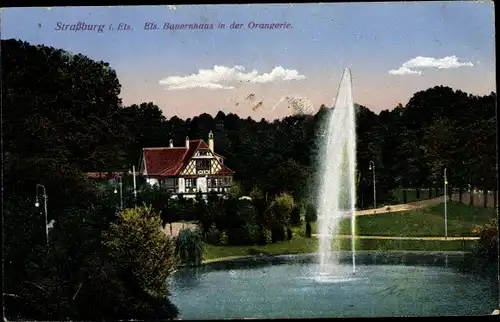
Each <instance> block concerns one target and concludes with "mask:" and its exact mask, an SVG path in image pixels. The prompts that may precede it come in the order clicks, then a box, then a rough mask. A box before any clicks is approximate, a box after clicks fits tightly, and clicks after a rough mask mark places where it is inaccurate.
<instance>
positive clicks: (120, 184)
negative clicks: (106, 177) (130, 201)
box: [114, 174, 123, 211]
mask: <svg viewBox="0 0 500 322" xmlns="http://www.w3.org/2000/svg"><path fill="white" fill-rule="evenodd" d="M118 177H119V178H120V182H119V183H118V184H119V186H120V211H121V210H123V181H122V176H121V174H120V175H119V176H118ZM114 192H115V193H118V190H117V189H116V187H115V191H114Z"/></svg>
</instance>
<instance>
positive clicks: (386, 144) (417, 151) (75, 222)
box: [1, 39, 497, 319]
mask: <svg viewBox="0 0 500 322" xmlns="http://www.w3.org/2000/svg"><path fill="white" fill-rule="evenodd" d="M1 48H2V55H1V69H2V70H1V75H2V103H3V108H2V135H3V148H4V162H3V167H4V168H3V170H4V172H3V173H4V176H3V180H4V181H3V200H4V201H5V203H3V205H4V206H3V214H4V232H3V237H4V263H5V267H4V270H5V271H4V274H5V279H4V281H6V285H4V289H5V293H8V294H13V295H16V296H20V295H19V294H23V296H24V297H25V298H26V297H29V296H33V298H32V300H28V299H25V300H24V301H25V302H29V303H36V305H34V304H33V305H31V306H30V309H29V310H28V308H26V307H23V308H19V306H14V307H17V308H18V311H24V312H35V313H33V314H32V315H29V314H27V313H26V314H25V317H26V316H27V317H28V318H36V317H38V318H40V316H42V317H41V318H53V319H65V318H66V317H70V318H72V319H78V318H80V319H85V318H93V317H95V316H99V314H104V315H106V314H108V315H106V316H112V317H115V318H116V317H117V316H119V317H121V316H123V315H121V316H120V315H119V313H117V312H115V313H106V309H105V307H106V303H108V304H109V305H113V306H114V307H123V308H125V307H130V308H131V309H130V310H132V311H133V310H136V311H137V312H139V311H140V312H148V314H149V316H159V315H158V314H159V313H158V312H160V311H161V312H167V313H165V316H166V317H172V316H174V315H175V314H174V313H172V312H174V311H175V310H173V309H171V308H170V307H165V306H164V305H165V304H164V302H162V301H163V300H162V301H160V300H159V298H158V297H155V296H157V295H154V294H156V293H154V292H150V291H145V290H147V289H148V287H146V286H144V285H143V284H141V283H143V282H144V281H143V280H142V279H140V278H139V277H137V276H136V275H134V274H132V273H130V274H132V275H126V274H125V273H124V272H121V273H119V272H118V271H117V269H116V267H119V266H120V265H122V264H123V263H124V262H122V261H126V259H127V257H126V255H124V254H121V255H120V256H121V257H120V256H118V255H117V254H120V253H119V251H118V250H119V249H120V247H119V246H120V245H121V244H120V243H122V242H123V238H125V237H124V236H121V237H120V236H119V235H117V234H114V235H113V233H112V232H113V231H116V229H115V228H113V227H115V226H113V225H117V224H120V225H124V227H129V226H127V225H128V221H127V220H132V219H133V218H135V219H134V220H136V223H137V225H142V224H141V221H140V218H142V217H140V216H139V217H137V216H136V217H137V218H136V217H134V216H132V215H127V216H128V217H127V216H125V217H123V216H124V215H120V216H117V211H116V196H113V195H109V193H110V192H109V189H107V188H106V187H105V186H103V185H100V184H96V183H95V182H91V181H89V180H88V179H87V177H86V175H85V173H86V172H96V171H97V172H104V171H117V170H128V169H131V167H132V166H133V165H136V166H137V164H138V160H139V157H140V151H141V148H143V147H152V146H167V145H168V141H169V139H173V140H174V144H175V145H176V146H179V145H183V144H184V143H183V142H184V140H185V137H186V136H189V137H190V138H192V139H194V138H206V136H207V135H208V133H209V131H210V130H212V131H213V133H214V137H215V149H216V152H217V153H219V154H221V155H223V156H225V157H226V164H227V166H228V167H229V168H231V169H233V170H235V172H236V175H235V180H236V182H237V183H238V186H237V187H238V189H239V194H240V195H250V194H252V193H253V195H254V197H255V196H257V195H258V196H259V197H256V199H255V200H257V201H258V200H266V199H267V200H268V202H267V203H266V206H265V207H264V206H262V209H260V210H259V208H258V207H259V206H258V202H257V204H255V203H253V204H252V207H253V208H252V209H253V210H252V211H254V215H253V218H255V220H254V221H252V222H253V223H255V225H254V226H255V227H258V228H255V227H254V228H255V229H254V228H249V227H246V228H244V229H247V231H252V230H251V229H254V230H253V231H255V232H256V233H255V234H253V235H254V236H260V237H259V238H260V242H262V240H269V238H271V239H272V238H273V237H272V236H273V232H274V236H275V237H274V239H275V240H278V239H283V238H285V239H286V236H287V229H286V227H288V225H289V222H290V220H292V219H291V218H292V217H293V218H295V217H296V214H292V210H293V209H295V208H296V209H302V211H304V212H305V213H306V214H307V213H308V212H307V208H308V207H307V205H308V204H309V203H314V200H313V196H314V195H315V189H316V187H317V182H316V179H315V178H317V175H316V173H315V171H316V170H317V169H318V167H317V164H316V160H317V153H318V151H319V148H320V145H321V144H323V143H322V142H323V137H322V135H324V133H322V128H323V124H324V121H325V118H326V117H327V115H328V113H329V109H328V108H327V107H325V106H321V107H320V109H319V111H318V112H317V113H316V114H315V115H292V116H289V117H286V118H284V119H280V120H274V121H269V120H265V119H261V120H253V119H251V118H245V119H243V118H240V117H239V116H238V115H236V114H233V113H228V114H226V113H223V112H222V111H221V112H219V113H217V115H215V116H211V115H208V114H206V113H202V114H200V115H199V116H195V117H193V118H188V119H186V120H182V119H180V118H178V117H177V116H175V115H164V114H163V113H162V111H161V109H160V108H159V107H158V106H157V105H155V104H153V103H151V102H144V103H140V104H134V105H131V106H124V105H123V104H122V102H121V99H120V98H119V95H120V91H121V85H120V82H119V80H118V77H117V74H116V72H115V71H114V70H113V69H112V68H111V67H110V65H109V64H108V63H106V62H102V61H100V62H98V61H94V60H91V59H90V58H88V57H86V56H84V55H82V54H76V55H75V54H71V53H69V52H67V51H65V50H63V49H56V48H52V47H48V46H43V45H32V44H29V43H27V42H23V41H20V40H15V39H9V40H2V41H1ZM495 114H496V94H495V93H490V94H489V95H484V96H478V95H472V94H467V93H464V92H462V91H460V90H453V89H451V88H449V87H445V86H436V87H433V88H429V89H427V90H425V91H420V92H417V93H415V94H414V95H413V97H411V99H410V100H409V101H408V103H407V104H406V105H405V106H403V105H401V104H399V105H398V106H397V107H395V108H393V109H390V110H385V111H382V112H380V113H379V114H376V113H374V112H373V111H371V110H370V109H368V108H367V107H365V106H361V105H356V118H357V124H356V132H357V164H358V169H357V172H358V181H359V182H358V187H357V189H358V191H357V195H358V201H357V202H358V206H359V207H360V208H363V207H367V206H369V205H371V204H372V202H373V197H372V196H373V195H372V188H373V187H372V184H373V183H372V173H371V171H370V170H369V167H368V166H369V162H370V161H373V162H374V163H375V165H376V169H377V189H378V194H377V199H379V200H378V203H381V202H382V201H387V200H389V199H390V197H391V193H390V191H391V190H392V189H395V188H415V189H417V194H418V193H419V189H421V188H433V187H437V186H439V187H440V186H442V183H443V181H442V180H443V171H444V169H445V168H446V169H447V174H448V181H449V184H450V186H452V187H454V188H457V189H459V190H460V189H467V188H468V187H469V186H471V187H473V188H477V189H481V190H484V191H487V190H495V191H496V162H497V160H496V149H495V143H496V133H495V131H496V117H495ZM255 156H259V157H258V158H256V157H255ZM37 184H42V185H44V187H45V188H46V191H47V194H48V221H50V220H52V219H54V220H55V224H54V228H52V230H51V233H50V241H49V244H50V245H49V247H48V248H47V246H46V241H45V222H44V219H43V215H42V214H41V213H40V208H36V207H34V204H35V201H37V195H36V191H35V186H36V185H37ZM257 191H258V192H259V193H258V194H257ZM494 196H496V194H494ZM38 197H39V198H40V195H39V196H38ZM280 198H281V199H280ZM280 200H281V201H280ZM209 202H210V203H211V202H214V203H215V204H217V202H222V201H215V199H214V200H210V201H207V207H208V206H209V205H210V204H209ZM231 202H232V201H231V200H229V201H225V206H224V207H227V208H228V209H231V207H234V205H231ZM273 202H274V204H273ZM495 202H496V200H495ZM151 203H152V201H151ZM239 205H240V206H239V207H241V208H240V209H239V210H238V213H240V214H241V216H240V217H237V218H234V219H232V220H234V222H232V223H231V225H234V227H239V228H242V227H243V225H241V226H240V225H239V224H238V223H235V222H238V221H240V222H243V221H245V222H246V220H245V218H246V217H245V211H247V210H246V208H245V206H244V203H240V204H239ZM271 205H272V206H271ZM290 205H293V206H290ZM297 205H298V206H300V207H298V206H297ZM162 207H163V206H162ZM212 207H214V204H212ZM207 209H208V208H207ZM269 209H270V210H269ZM288 210H290V212H288ZM193 211H194V210H193ZM200 211H201V210H200ZM266 211H268V213H266ZM205 212H206V211H205ZM141 213H144V211H142V212H141ZM145 213H146V215H147V213H148V212H147V211H146V212H145ZM170 213H175V212H174V211H171V212H170ZM181 213H185V212H181ZM194 213H196V212H195V211H194ZM206 213H210V212H206ZM219 213H220V211H219ZM284 213H287V214H288V215H287V216H283V215H277V214H284ZM207 216H208V215H207ZM266 216H267V217H266ZM294 216H295V217H294ZM311 216H312V215H311ZM309 217H310V216H309ZM309 217H308V218H309ZM130 218H132V219H130ZM197 218H198V220H201V218H202V216H199V215H198V217H197ZM207 218H209V217H207ZM169 220H171V219H168V220H167V221H169ZM217 220H220V218H219V219H217V218H216V217H213V218H211V219H210V220H208V219H207V222H208V223H209V224H206V226H207V227H208V226H210V227H212V226H213V225H215V226H217ZM164 221H165V220H164ZM221 225H229V223H226V222H224V223H219V228H221V229H218V230H219V233H220V236H219V240H225V239H226V238H230V236H224V234H222V232H223V231H229V230H228V229H227V227H225V228H224V227H222V226H221ZM202 226H203V225H202ZM223 228H224V229H223ZM264 228H265V229H264ZM127 229H129V228H127ZM203 229H204V230H205V232H206V234H207V238H209V236H208V235H210V233H211V231H210V229H211V228H210V229H209V228H206V229H205V228H203ZM242 229H243V228H242ZM309 230H310V228H309ZM233 235H234V234H233ZM247 235H248V238H252V237H250V236H251V235H252V234H250V233H248V234H247ZM266 236H267V237H266ZM120 238H121V239H120ZM134 238H135V237H134ZM151 238H153V237H151ZM155 238H156V237H155ZM158 238H159V237H158ZM232 238H233V239H234V238H236V237H234V236H233V237H232ZM240 242H241V241H239V243H240ZM165 243H168V242H165V241H161V242H158V243H157V244H158V245H160V246H159V247H160V248H161V247H164V246H161V245H166V244H165ZM165 247H166V248H165V249H170V248H169V247H167V246H165ZM47 249H50V251H49V252H48V251H47ZM116 256H118V257H116ZM148 258H149V257H148ZM97 264H99V265H97ZM127 265H129V266H126V267H129V268H130V270H133V267H135V266H134V265H138V264H137V263H128V264H127ZM169 265H170V264H169ZM89 267H97V268H99V269H97V268H96V269H94V270H90V269H89ZM169 267H170V266H169ZM76 273H77V274H76ZM75 274H76V275H75ZM124 274H125V275H124ZM162 274H163V273H162ZM164 274H167V273H164ZM47 276H50V277H51V281H52V282H51V283H52V284H50V285H52V288H51V289H52V293H50V292H49V291H47V288H48V287H45V286H41V285H40V283H38V282H37V281H39V280H44V279H46V278H48V277H47ZM106 276H112V278H111V277H110V278H111V280H108V281H107V283H101V284H100V283H93V284H92V285H93V287H94V289H90V288H87V289H84V287H83V286H82V287H81V288H80V289H79V285H80V284H81V283H82V282H81V281H82V280H83V279H84V277H85V278H96V279H97V280H99V279H100V280H103V279H105V277H106ZM131 276H132V277H131ZM162 276H163V275H162ZM129 280H132V281H138V280H140V281H142V282H141V283H139V282H137V283H132V284H130V283H129V282H127V281H129ZM118 281H119V282H120V283H118ZM110 283H111V284H110ZM113 283H114V284H113ZM127 283H128V284H127ZM144 283H145V282H144ZM58 285H61V287H59V288H57V286H58ZM83 285H86V284H85V283H84V284H83ZM99 287H101V289H99ZM40 288H42V289H45V291H43V292H42V293H37V292H39V291H40ZM105 288H108V289H109V290H110V292H111V291H114V292H115V294H117V293H118V292H121V293H122V294H123V296H122V297H120V299H119V300H117V299H112V296H111V295H109V296H108V297H106V299H103V300H102V303H101V305H100V306H96V310H95V311H94V312H93V314H95V315H94V316H92V315H89V314H90V313H89V314H87V315H85V314H84V309H83V308H85V307H90V306H91V305H93V304H96V303H94V302H96V300H95V298H93V297H92V294H98V292H100V291H104V290H105ZM56 291H57V292H56ZM77 291H78V292H77ZM44 292H45V293H44ZM46 292H49V293H50V294H56V295H53V296H52V297H47V294H49V293H46ZM75 293H77V296H76V297H75V298H76V299H78V300H79V301H81V302H79V304H78V305H79V306H78V307H79V308H80V311H78V310H77V309H75V308H74V306H72V305H69V304H68V303H73V302H72V301H75V300H74V299H73V297H74V294H75ZM35 294H38V295H35ZM78 294H80V295H78ZM82 294H86V295H85V296H82ZM110 294H112V293H110ZM80 296H81V297H80ZM46 297H47V299H46V300H45V298H46ZM139 298H140V299H139ZM34 299H36V300H34ZM42 299H44V300H42ZM92 301H94V302H92ZM106 301H108V302H106ZM117 301H121V302H120V303H121V304H120V305H119V304H117V303H118V302H117ZM16 303H17V302H16ZM56 303H62V304H59V306H58V307H59V309H56V307H55V306H56ZM92 303H93V304H92ZM130 303H135V304H134V306H131V305H129V304H130ZM152 303H153V304H154V305H153V304H152ZM159 303H162V304H159ZM66 304H67V305H66ZM16 305H17V304H16ZM9 307H10V308H12V307H13V306H12V305H11V306H9ZM99 307H101V308H102V310H101V311H99ZM132 307H133V309H132ZM12 310H14V311H15V309H12ZM12 310H11V311H12ZM44 310H45V311H44ZM47 310H48V311H50V312H56V313H54V315H52V316H51V315H47V313H43V312H46V311H47ZM130 310H129V311H130ZM122 311H123V312H125V311H126V310H125V309H123V310H122ZM129 311H127V312H129ZM36 312H38V313H36ZM41 312H42V313H43V314H45V315H43V314H42V313H41ZM36 314H39V315H36ZM113 314H116V315H113ZM124 314H125V313H124ZM127 316H128V317H130V316H133V314H132V313H130V314H128V315H127ZM143 316H147V314H144V315H143Z"/></svg>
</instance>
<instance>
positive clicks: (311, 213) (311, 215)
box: [305, 204, 318, 223]
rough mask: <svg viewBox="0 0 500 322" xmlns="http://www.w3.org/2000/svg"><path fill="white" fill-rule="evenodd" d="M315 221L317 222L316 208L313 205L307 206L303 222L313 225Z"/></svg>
mask: <svg viewBox="0 0 500 322" xmlns="http://www.w3.org/2000/svg"><path fill="white" fill-rule="evenodd" d="M316 220H318V215H317V212H316V207H315V206H314V205H313V204H307V206H306V215H305V222H306V223H314V222H316Z"/></svg>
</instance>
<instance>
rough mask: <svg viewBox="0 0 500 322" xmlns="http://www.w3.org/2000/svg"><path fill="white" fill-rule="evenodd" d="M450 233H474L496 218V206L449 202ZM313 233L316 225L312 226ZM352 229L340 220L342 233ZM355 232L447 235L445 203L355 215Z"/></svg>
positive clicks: (420, 235) (464, 234) (416, 235)
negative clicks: (479, 227) (403, 210)
mask: <svg viewBox="0 0 500 322" xmlns="http://www.w3.org/2000/svg"><path fill="white" fill-rule="evenodd" d="M447 213H448V236H462V237H466V236H474V234H473V233H472V230H473V229H474V227H475V226H477V225H484V224H486V223H487V222H488V221H489V220H490V219H492V218H496V216H497V214H496V212H495V210H494V209H491V208H481V207H470V206H468V205H464V204H460V203H457V202H449V203H448V211H447ZM312 231H313V234H315V233H316V227H315V225H313V227H312ZM350 233H351V221H350V220H348V219H346V220H343V221H342V222H341V225H340V234H341V235H348V234H350ZM356 234H357V235H364V236H411V237H422V236H429V237H433V236H444V205H443V204H439V205H436V206H433V207H428V208H422V209H417V210H412V211H408V212H398V213H386V214H378V215H369V216H359V217H357V218H356Z"/></svg>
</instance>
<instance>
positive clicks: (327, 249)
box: [317, 68, 356, 275]
mask: <svg viewBox="0 0 500 322" xmlns="http://www.w3.org/2000/svg"><path fill="white" fill-rule="evenodd" d="M328 113H329V114H328V118H327V124H326V131H325V133H324V134H325V135H324V137H323V140H324V141H323V142H322V144H321V149H320V154H319V157H320V160H319V161H320V169H319V171H318V172H319V176H320V177H319V181H320V186H319V194H318V199H317V200H318V205H317V206H318V229H319V231H318V239H319V250H318V255H319V267H320V272H319V273H320V274H326V275H330V274H332V273H335V272H333V271H332V270H334V269H335V268H336V267H338V258H336V257H333V252H332V243H333V242H334V241H335V239H334V238H335V236H336V235H338V230H339V224H340V221H341V220H342V219H343V218H345V215H346V214H349V215H350V216H351V235H352V236H351V248H352V271H353V273H355V271H356V250H355V247H354V235H355V234H354V233H355V227H356V225H355V220H356V218H355V210H356V209H355V207H356V183H355V176H356V115H355V110H354V102H353V99H352V80H351V71H350V70H349V69H348V68H346V69H345V70H344V72H343V74H342V78H341V80H340V85H339V89H338V92H337V98H336V99H335V102H334V106H333V108H332V109H331V110H329V111H328Z"/></svg>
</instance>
